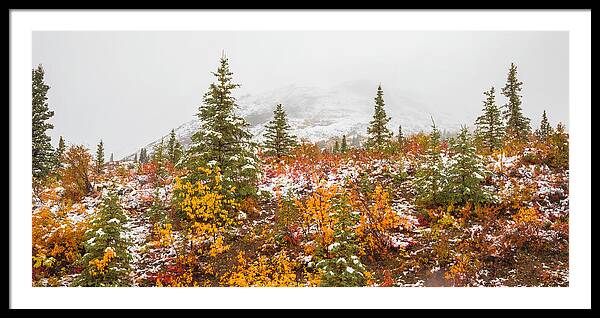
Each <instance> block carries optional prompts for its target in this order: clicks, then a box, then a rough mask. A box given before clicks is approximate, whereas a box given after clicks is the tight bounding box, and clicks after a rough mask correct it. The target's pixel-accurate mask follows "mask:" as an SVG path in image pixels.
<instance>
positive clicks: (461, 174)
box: [445, 127, 490, 204]
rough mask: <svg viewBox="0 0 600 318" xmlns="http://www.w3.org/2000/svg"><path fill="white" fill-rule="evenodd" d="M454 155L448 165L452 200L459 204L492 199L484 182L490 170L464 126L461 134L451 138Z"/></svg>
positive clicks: (447, 185)
mask: <svg viewBox="0 0 600 318" xmlns="http://www.w3.org/2000/svg"><path fill="white" fill-rule="evenodd" d="M451 151H452V152H453V154H454V155H453V157H452V159H451V160H450V162H449V164H448V166H447V173H446V178H447V184H446V187H447V188H446V191H445V192H446V193H447V194H448V195H449V198H450V201H451V202H454V203H459V204H465V203H467V202H471V203H482V202H487V201H489V199H490V194H489V193H487V192H486V191H484V189H483V187H482V183H483V181H484V179H485V177H486V176H487V175H489V172H488V171H487V170H486V169H485V167H484V165H483V160H482V158H481V157H479V156H478V155H477V153H476V151H475V147H474V146H473V144H472V140H471V137H470V135H469V131H468V129H467V128H466V127H462V129H461V130H460V134H459V135H458V136H457V137H456V138H454V139H452V140H451Z"/></svg>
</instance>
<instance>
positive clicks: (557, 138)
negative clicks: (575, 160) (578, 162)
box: [551, 123, 569, 169]
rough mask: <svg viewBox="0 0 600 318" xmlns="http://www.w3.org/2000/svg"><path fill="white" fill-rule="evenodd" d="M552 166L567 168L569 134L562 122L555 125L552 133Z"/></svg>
mask: <svg viewBox="0 0 600 318" xmlns="http://www.w3.org/2000/svg"><path fill="white" fill-rule="evenodd" d="M551 139H552V157H553V159H552V162H551V164H552V166H553V167H555V168H562V169H568V168H569V135H568V133H567V132H566V131H565V126H564V125H563V124H562V123H558V124H557V125H556V131H555V132H554V133H553V134H552V138H551Z"/></svg>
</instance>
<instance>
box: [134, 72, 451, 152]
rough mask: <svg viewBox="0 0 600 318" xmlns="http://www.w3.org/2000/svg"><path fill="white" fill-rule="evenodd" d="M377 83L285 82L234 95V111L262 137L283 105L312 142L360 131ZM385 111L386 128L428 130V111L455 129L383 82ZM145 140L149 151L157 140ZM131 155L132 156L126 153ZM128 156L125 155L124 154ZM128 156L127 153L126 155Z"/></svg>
mask: <svg viewBox="0 0 600 318" xmlns="http://www.w3.org/2000/svg"><path fill="white" fill-rule="evenodd" d="M376 85H377V84H376V83H373V82H370V81H352V82H346V83H342V84H340V85H337V86H334V87H332V88H327V89H326V88H319V87H309V86H298V85H289V86H285V87H281V88H278V89H274V90H270V91H266V92H264V93H261V94H246V95H243V96H238V97H237V104H238V106H239V107H238V110H237V111H238V114H239V115H241V116H242V117H244V118H245V119H246V120H247V121H248V123H249V124H250V126H251V127H250V130H251V132H252V133H253V135H254V138H255V140H256V141H259V142H260V141H262V140H263V133H264V131H265V128H264V127H265V124H266V123H267V122H268V121H269V120H270V119H271V118H272V116H273V109H274V108H275V105H277V104H280V103H281V104H283V107H284V109H285V111H286V112H287V115H288V119H289V123H290V126H291V127H292V133H293V134H295V135H296V136H297V137H299V138H305V139H308V140H310V141H313V142H318V141H324V140H328V139H330V138H332V137H341V136H342V134H346V135H347V136H348V137H350V138H353V137H354V138H358V137H359V136H364V135H365V134H366V131H367V126H368V125H369V121H371V119H372V116H373V107H374V103H375V102H374V98H375V93H376ZM383 90H384V100H385V104H386V105H385V110H386V113H387V114H388V116H390V117H391V120H390V123H389V125H388V127H389V128H390V129H391V130H392V131H393V132H394V134H396V133H397V131H398V125H402V130H403V132H405V133H407V132H417V131H429V130H430V129H431V116H433V117H434V119H435V122H436V125H438V127H441V129H445V130H454V129H458V127H459V121H458V120H456V119H455V117H454V116H452V115H451V114H449V113H447V112H444V111H443V110H437V109H436V110H435V111H433V110H432V109H430V108H429V106H428V105H424V104H422V103H420V102H418V101H416V100H414V99H412V98H411V97H410V96H407V94H405V93H402V92H398V91H394V90H393V88H391V87H387V88H386V87H385V86H383ZM199 125H200V123H199V120H198V118H196V117H194V118H193V119H192V120H190V121H188V122H186V123H184V124H182V125H181V126H179V127H177V128H176V129H175V133H176V135H177V137H178V139H179V140H181V142H182V143H183V144H184V146H188V145H189V144H190V141H191V136H192V134H193V133H194V132H195V131H197V130H198V128H199ZM161 138H164V139H165V141H166V140H167V138H168V136H163V137H159V138H157V140H156V141H154V142H152V143H150V144H148V145H146V147H145V148H146V149H147V150H148V152H151V151H152V149H153V147H154V145H156V143H158V142H160V139H161ZM130 157H131V156H130ZM128 158H129V157H128ZM126 159H127V158H126Z"/></svg>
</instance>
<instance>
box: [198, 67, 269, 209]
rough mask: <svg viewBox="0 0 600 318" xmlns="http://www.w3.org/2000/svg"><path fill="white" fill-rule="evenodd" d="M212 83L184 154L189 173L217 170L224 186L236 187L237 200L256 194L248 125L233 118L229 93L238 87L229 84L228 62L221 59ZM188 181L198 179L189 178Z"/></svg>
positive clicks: (253, 154)
mask: <svg viewBox="0 0 600 318" xmlns="http://www.w3.org/2000/svg"><path fill="white" fill-rule="evenodd" d="M213 75H214V76H215V77H216V80H217V81H216V83H212V84H210V86H209V89H208V92H207V93H206V94H204V100H203V104H202V106H200V107H199V112H198V117H199V118H200V129H199V130H198V131H197V132H196V133H195V134H194V135H193V136H192V147H191V148H190V151H189V153H188V158H189V167H190V171H197V167H200V166H205V167H206V166H209V167H213V166H218V167H219V168H220V169H221V173H222V174H223V179H224V183H225V184H226V185H231V186H235V187H236V189H237V190H236V191H237V194H238V198H244V197H247V196H249V195H251V196H255V195H256V193H257V180H258V167H257V164H258V163H257V160H258V159H257V157H256V155H255V148H256V145H255V144H254V143H253V142H252V141H251V138H252V134H251V133H250V132H249V131H248V127H249V125H248V123H247V122H246V120H245V119H243V118H242V117H240V116H238V115H237V114H236V112H235V111H236V107H237V105H236V103H235V98H234V97H233V96H232V91H233V90H234V89H235V88H237V87H239V86H240V85H239V84H235V83H233V82H232V75H233V73H232V72H231V71H230V70H229V62H228V59H227V58H226V57H225V55H223V56H222V57H221V60H220V63H219V67H218V69H217V71H216V72H214V73H213ZM190 178H191V181H195V180H194V179H199V178H202V175H198V174H192V175H191V176H190Z"/></svg>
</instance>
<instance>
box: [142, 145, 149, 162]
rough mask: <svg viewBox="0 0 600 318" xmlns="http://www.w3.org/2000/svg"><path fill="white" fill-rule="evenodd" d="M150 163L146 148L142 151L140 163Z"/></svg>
mask: <svg viewBox="0 0 600 318" xmlns="http://www.w3.org/2000/svg"><path fill="white" fill-rule="evenodd" d="M146 162H148V154H147V153H146V148H142V149H140V163H146Z"/></svg>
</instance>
